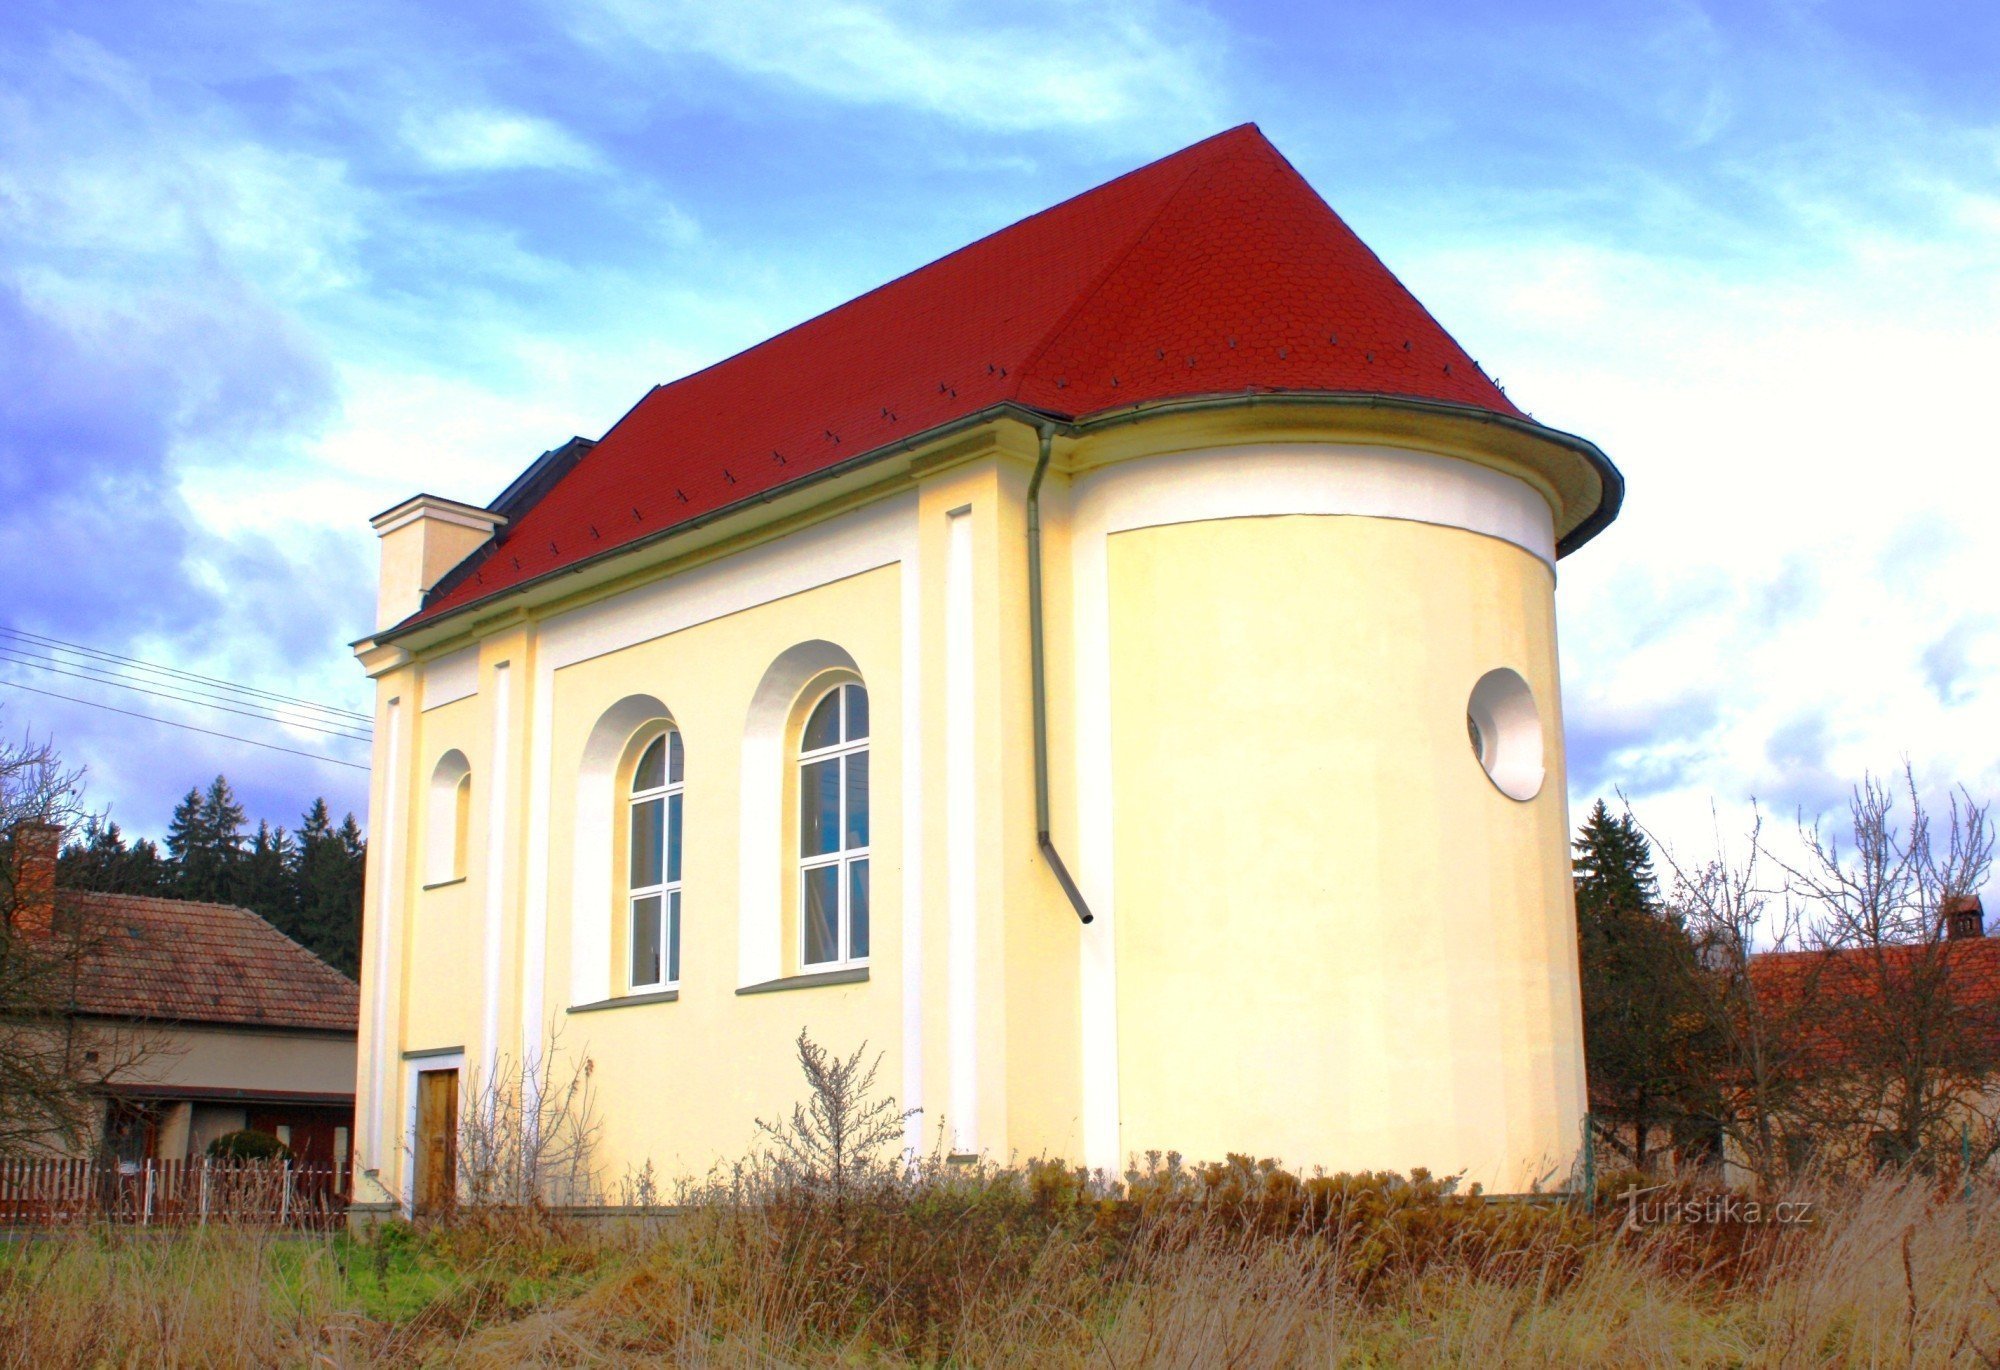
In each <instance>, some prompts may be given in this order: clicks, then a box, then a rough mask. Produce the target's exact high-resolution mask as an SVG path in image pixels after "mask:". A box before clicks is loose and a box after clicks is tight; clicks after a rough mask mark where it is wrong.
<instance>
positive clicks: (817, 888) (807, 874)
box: [799, 862, 840, 966]
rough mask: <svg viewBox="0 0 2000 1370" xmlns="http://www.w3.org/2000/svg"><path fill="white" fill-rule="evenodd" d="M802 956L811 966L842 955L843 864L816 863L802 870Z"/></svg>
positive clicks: (835, 959) (800, 876)
mask: <svg viewBox="0 0 2000 1370" xmlns="http://www.w3.org/2000/svg"><path fill="white" fill-rule="evenodd" d="M799 887H800V888H799V902H800V904H801V905H802V907H803V912H804V915H805V916H804V917H803V918H802V919H801V920H800V929H799V930H800V937H801V940H800V943H799V960H800V961H801V962H803V963H804V964H806V965H808V966H813V965H821V964H824V963H825V962H828V961H838V960H839V959H840V930H839V926H838V922H837V920H838V919H839V917H840V865H839V863H838V862H836V863H834V864H833V865H830V866H814V867H813V868H812V869H811V870H807V871H800V872H799Z"/></svg>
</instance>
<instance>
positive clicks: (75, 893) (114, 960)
mask: <svg viewBox="0 0 2000 1370" xmlns="http://www.w3.org/2000/svg"><path fill="white" fill-rule="evenodd" d="M57 899H58V904H57V909H58V912H57V917H58V918H59V919H61V920H63V922H64V924H65V925H69V926H78V925H80V927H81V930H82V935H83V937H84V939H85V946H86V948H87V950H86V952H85V955H84V958H83V962H82V964H81V966H80V968H79V971H78V974H77V984H76V991H75V995H74V1002H75V1007H76V1008H77V1010H78V1011H79V1012H82V1013H89V1014H102V1015H106V1016H111V1017H119V1018H145V1019H154V1020H162V1021H168V1022H179V1023H221V1024H234V1025H240V1026H249V1027H266V1028H305V1029H314V1030H323V1031H333V1032H353V1031H355V1029H356V1025H357V1022H358V1019H359V1010H360V988H359V987H358V986H357V985H356V984H355V983H354V981H352V980H350V979H348V978H347V977H346V976H345V975H342V974H341V973H340V972H339V971H337V970H335V969H334V968H333V967H332V966H330V965H328V964H327V963H326V962H324V961H322V960H320V959H319V957H317V956H315V955H313V954H312V953H311V952H309V951H307V950H306V949H305V948H304V947H302V946H300V945H299V944H298V943H297V942H294V941H293V940H292V939H291V938H289V937H287V936H285V934H283V933H282V932H279V931H278V930H277V929H276V928H274V927H272V926H271V925H270V924H269V923H267V922H265V921H264V920H263V919H262V918H259V917H258V916H257V915H256V914H254V913H252V912H251V911H250V910H248V909H241V908H237V907H235V906H233V905H230V904H202V903H196V902H195V901H193V900H188V899H154V898H150V897H147V896H144V895H136V894H99V893H96V892H90V891H84V890H61V891H59V892H58V894H57Z"/></svg>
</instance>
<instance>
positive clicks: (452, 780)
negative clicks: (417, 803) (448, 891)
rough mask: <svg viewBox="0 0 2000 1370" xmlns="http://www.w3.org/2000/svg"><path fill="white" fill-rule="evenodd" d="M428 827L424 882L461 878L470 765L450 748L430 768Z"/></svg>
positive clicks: (467, 826) (441, 882)
mask: <svg viewBox="0 0 2000 1370" xmlns="http://www.w3.org/2000/svg"><path fill="white" fill-rule="evenodd" d="M429 809H430V813H429V822H428V828H429V831H428V833H427V834H426V836H425V840H424V883H425V884H426V885H446V884H450V883H451V882H452V881H454V880H463V879H464V878H465V855H466V850H467V843H468V837H469V833H470V830H471V826H472V767H471V766H469V765H467V764H466V760H465V753H464V752H461V751H458V750H455V749H454V750H452V751H448V752H446V753H445V754H444V755H443V756H441V757H439V758H438V762H437V766H436V768H435V769H433V770H432V771H431V786H430V803H429Z"/></svg>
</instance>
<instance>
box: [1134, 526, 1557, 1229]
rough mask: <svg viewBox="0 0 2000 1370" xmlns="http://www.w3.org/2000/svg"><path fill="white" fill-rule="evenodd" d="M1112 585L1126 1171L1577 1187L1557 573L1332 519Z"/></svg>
mask: <svg viewBox="0 0 2000 1370" xmlns="http://www.w3.org/2000/svg"><path fill="white" fill-rule="evenodd" d="M1104 555H1105V583H1106V601H1107V608H1106V622H1107V626H1108V630H1109V640H1110V644H1111V646H1110V680H1109V691H1110V708H1109V711H1108V712H1109V718H1110V720H1111V749H1110V750H1111V790H1112V806H1111V812H1112V826H1113V833H1112V848H1113V878H1112V881H1111V885H1112V888H1113V890H1114V891H1115V895H1114V900H1113V906H1114V920H1113V921H1114V932H1113V935H1114V937H1115V945H1116V976H1117V984H1116V1001H1117V1038H1118V1044H1119V1045H1118V1052H1117V1058H1118V1097H1119V1107H1120V1127H1119V1133H1120V1143H1121V1149H1122V1150H1123V1151H1124V1152H1126V1153H1127V1154H1130V1153H1132V1152H1135V1151H1143V1150H1146V1149H1150V1148H1156V1147H1157V1148H1160V1149H1174V1150H1178V1151H1180V1152H1182V1153H1183V1154H1186V1155H1188V1156H1191V1157H1197V1156H1198V1157H1220V1156H1222V1155H1225V1154H1227V1153H1228V1152H1230V1151H1242V1150H1246V1149H1253V1150H1256V1151H1257V1152H1258V1153H1259V1154H1276V1155H1278V1156H1279V1157H1280V1159H1282V1160H1283V1161H1284V1162H1285V1163H1286V1164H1288V1165H1291V1166H1294V1167H1312V1166H1316V1165H1317V1166H1325V1167H1327V1168H1328V1169H1329V1170H1356V1169H1363V1168H1392V1169H1397V1170H1403V1171H1407V1170H1409V1169H1410V1168H1411V1167H1413V1166H1416V1165H1424V1166H1428V1167H1430V1168H1431V1169H1432V1170H1433V1171H1435V1172H1437V1173H1446V1174H1451V1173H1458V1172H1465V1173H1467V1174H1468V1176H1469V1178H1471V1179H1476V1180H1478V1181H1480V1182H1482V1183H1484V1184H1486V1185H1487V1186H1488V1187H1489V1188H1494V1189H1502V1190H1506V1189H1525V1188H1527V1187H1528V1186H1529V1185H1530V1184H1531V1183H1533V1182H1534V1181H1535V1180H1536V1179H1537V1178H1540V1177H1544V1176H1546V1175H1547V1174H1548V1173H1550V1171H1551V1169H1552V1168H1560V1169H1563V1170H1565V1171H1566V1168H1567V1165H1568V1162H1569V1160H1570V1159H1571V1155H1572V1153H1573V1152H1574V1150H1575V1141H1574V1137H1573V1136H1572V1134H1573V1133H1574V1130H1575V1125H1576V1120H1577V1119H1578V1118H1579V1117H1580V1116H1581V1112H1582V1108H1583V1103H1582V1050H1581V1048H1582V1044H1581V1040H1580V1029H1579V1025H1578V1022H1577V1015H1576V1009H1575V1004H1576V1000H1575V993H1576V990H1575V947H1574V932H1573V925H1572V914H1571V903H1570V893H1569V866H1568V833H1567V814H1566V812H1565V809H1564V804H1563V800H1562V795H1561V786H1560V784H1555V785H1549V784H1545V783H1544V780H1545V779H1546V778H1559V777H1560V773H1561V757H1560V752H1561V744H1560V734H1559V732H1556V731H1555V730H1553V729H1552V730H1551V731H1550V732H1549V734H1548V735H1547V736H1543V735H1542V733H1541V727H1540V722H1539V719H1538V718H1537V717H1536V716H1535V712H1534V707H1535V706H1534V700H1535V698H1536V697H1537V696H1540V697H1541V698H1544V699H1548V700H1553V699H1554V698H1555V697H1556V673H1555V635H1554V586H1553V579H1552V577H1551V574H1550V571H1549V568H1548V566H1547V565H1546V564H1545V563H1544V562H1543V561H1542V560H1541V559H1540V558H1538V557H1537V556H1535V555H1532V554H1531V553H1529V552H1527V551H1525V550H1523V549H1522V548H1521V547H1519V546H1516V545H1513V544H1512V543H1509V542H1507V541H1504V540H1502V539H1500V538H1496V537H1492V536H1487V535H1483V534H1480V533H1475V532H1470V531H1467V530H1466V529H1463V528H1452V527H1442V526H1438V525H1434V524H1428V523H1422V522H1416V521H1411V520H1403V519H1394V518H1375V517H1353V516H1337V515H1317V514H1302V515H1284V516H1274V517H1260V518H1231V519H1213V520H1207V521H1201V522H1180V523H1174V524H1167V525H1158V526H1149V527H1139V528H1132V529H1129V530H1126V531H1122V532H1113V533H1111V534H1109V535H1108V537H1107V538H1106V542H1105V553H1104ZM1499 663H1508V664H1507V665H1505V666H1504V667H1501V666H1499ZM1489 677H1502V678H1501V679H1499V680H1498V681H1497V683H1495V684H1493V685H1487V684H1486V681H1487V679H1488V678H1489ZM1468 681H1474V682H1479V685H1477V686H1475V687H1474V689H1473V691H1472V699H1471V701H1470V703H1469V702H1468V694H1467V685H1466V682H1468ZM1516 683H1518V688H1516V687H1515V685H1516ZM1481 687H1484V688H1483V689H1482V688H1481ZM1524 700H1525V701H1526V703H1525V713H1524V712H1523V708H1524V706H1523V701H1524ZM1482 718H1483V719H1484V720H1486V721H1485V722H1484V723H1480V724H1479V726H1480V727H1481V728H1482V730H1485V731H1490V732H1491V733H1492V735H1493V741H1492V744H1491V745H1492V748H1493V752H1494V761H1493V763H1492V768H1491V769H1490V770H1489V769H1488V768H1487V767H1486V766H1485V765H1483V764H1474V763H1473V762H1472V761H1471V760H1469V758H1468V755H1467V740H1468V732H1469V728H1468V723H1469V721H1472V722H1478V720H1480V719H1482ZM1526 722H1532V727H1530V728H1529V729H1528V731H1530V732H1532V733H1533V734H1534V738H1535V745H1534V746H1533V747H1532V748H1530V747H1529V746H1528V745H1527V744H1526V743H1525V742H1523V741H1522V736H1523V734H1522V729H1523V727H1524V724H1525V723H1526ZM1531 752H1532V756H1530V753H1531ZM1530 760H1532V762H1533V764H1532V766H1531V765H1530V764H1529V761H1530ZM1482 761H1483V758H1482ZM1531 771H1532V772H1533V782H1534V783H1533V785H1532V787H1530V786H1529V784H1528V779H1529V774H1530V772H1531ZM1503 777H1504V778H1505V780H1504V783H1503ZM1504 784H1513V785H1514V787H1515V790H1520V791H1522V793H1519V794H1516V793H1514V791H1512V790H1505V789H1504ZM1496 787H1501V789H1502V792H1496Z"/></svg>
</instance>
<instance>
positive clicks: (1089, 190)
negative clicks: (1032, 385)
mask: <svg viewBox="0 0 2000 1370" xmlns="http://www.w3.org/2000/svg"><path fill="white" fill-rule="evenodd" d="M1246 130H1248V131H1250V132H1253V133H1256V134H1257V135H1258V137H1259V139H1260V141H1261V140H1262V137H1263V131H1262V130H1261V129H1259V128H1258V127H1257V125H1256V124H1254V123H1245V124H1238V125H1236V126H1235V127H1234V128H1227V129H1224V130H1223V131H1222V132H1220V133H1212V134H1210V135H1209V136H1208V137H1206V138H1204V139H1202V140H1201V141H1200V142H1198V143H1190V144H1188V146H1186V147H1184V148H1180V149H1178V150H1176V151H1173V152H1169V153H1168V154H1166V155H1165V156H1164V157H1155V158H1154V159H1153V160H1152V161H1150V162H1147V163H1145V164H1144V165H1143V166H1136V167H1133V168H1132V169H1131V170H1130V171H1127V172H1122V173H1120V174H1119V175H1117V176H1114V177H1112V178H1111V179H1110V180H1108V181H1100V182H1099V183H1098V184H1096V185H1094V186H1087V187H1085V188H1084V189H1082V190H1079V191H1078V192H1076V194H1074V195H1071V196H1068V197H1066V198H1064V199H1061V200H1057V201H1056V202H1055V203H1054V204H1052V205H1045V206H1043V207H1042V208H1041V209H1038V210H1036V211H1035V212H1034V213H1032V214H1024V215H1022V216H1021V217H1020V218H1018V219H1015V220H1013V221H1011V222H1009V223H1005V224H1002V225H1001V226H1000V227H998V228H996V229H994V230H993V231H992V232H990V233H984V234H981V235H980V236H979V237H977V238H974V239H973V240H972V241H971V242H969V243H962V244H960V245H959V246H957V247H955V248H953V249H952V250H951V251H949V252H946V253H943V254H941V255H939V256H936V257H932V258H931V259H930V260H929V261H926V262H921V263H919V264H918V265H916V266H913V267H911V268H910V269H909V270H908V271H905V272H903V273H902V274H901V275H897V276H891V277H890V278H889V279H888V280H886V281H884V282H882V283H881V284H880V285H877V286H871V287H870V288H868V289H867V290H864V291H862V292H861V293H860V294H859V295H854V296H850V297H849V298H847V299H845V300H842V301H841V302H840V303H839V304H835V305H828V306H827V307H826V308H825V309H822V310H820V311H819V313H817V314H808V315H807V316H806V317H805V318H803V319H800V320H799V321H798V322H797V323H795V324H790V325H787V326H786V327H784V328H782V329H780V330H778V331H777V332H776V333H773V334H772V335H771V336H770V337H768V338H764V339H762V340H760V341H758V342H754V343H751V344H750V345H749V346H748V347H742V348H738V349H737V350H736V351H734V352H731V353H730V354H729V355H727V356H725V357H720V358H718V359H716V360H715V361H712V362H710V363H709V364H708V365H706V366H699V367H696V368H695V369H694V370H692V371H689V372H687V373H686V374H685V375H681V376H676V377H675V378H674V379H672V380H670V381H660V382H655V383H654V385H653V386H652V387H651V388H650V389H649V390H647V391H646V393H645V394H644V395H642V396H640V397H639V400H638V402H637V403H635V404H634V405H632V407H631V408H629V409H627V410H626V411H625V412H624V413H623V414H622V415H620V416H619V418H618V420H617V422H616V423H613V424H612V425H611V427H610V428H607V429H605V430H604V437H605V438H609V437H610V436H611V435H612V433H614V432H616V431H617V429H618V427H619V425H620V424H623V423H624V422H625V420H627V419H629V418H631V417H632V415H633V414H635V413H637V412H638V410H639V406H640V405H643V404H644V403H645V402H646V401H647V400H648V399H651V398H652V396H653V394H654V392H656V391H659V390H665V389H669V388H671V387H673V386H676V385H681V384H684V383H686V382H688V381H691V380H694V379H696V378H697V377H700V376H703V375H706V374H707V373H709V372H711V371H714V370H716V369H718V368H720V367H724V366H728V365H729V364H730V363H731V362H734V361H738V360H740V359H742V358H744V357H748V356H752V355H754V354H755V353H758V352H761V351H763V350H764V349H765V348H767V347H770V346H772V345H773V344H776V343H779V342H782V341H784V340H785V339H786V338H789V337H791V336H793V335H794V334H796V333H798V332H799V331H800V330H801V329H805V328H810V327H812V326H813V325H814V324H816V323H818V322H820V321H821V320H822V319H826V318H829V317H831V316H832V315H835V314H838V313H840V312H841V311H842V310H844V309H848V308H850V307H852V306H854V305H858V304H861V303H862V302H863V301H866V300H872V299H874V298H875V297H876V296H878V295H881V294H882V293H883V292H885V291H888V290H893V289H895V288H896V287H897V286H899V285H902V284H903V283H904V282H906V281H908V280H910V279H911V278H912V277H916V276H921V275H923V273H924V272H926V271H929V270H931V269H932V268H934V267H939V266H943V265H944V264H945V263H947V262H950V261H952V260H954V259H956V258H959V257H963V256H965V255H966V254H967V253H970V252H975V251H977V250H978V249H979V248H981V247H984V246H985V245H986V244H988V243H990V242H992V241H993V240H994V239H995V238H999V237H1002V236H1004V235H1006V234H1008V233H1012V232H1013V231H1014V230H1015V229H1018V228H1021V227H1023V226H1025V225H1028V224H1032V223H1034V222H1035V221H1036V220H1038V219H1045V218H1047V217H1048V216H1049V215H1051V214H1055V213H1057V212H1059V211H1061V210H1063V209H1065V208H1067V207H1069V206H1071V205H1073V204H1075V203H1076V202H1077V201H1078V200H1082V199H1085V198H1086V197H1088V196H1091V195H1095V194H1097V193H1098V192H1099V191H1102V190H1109V189H1110V188H1111V187H1113V186H1117V185H1123V184H1125V183H1126V182H1128V181H1131V180H1132V179H1133V178H1135V177H1138V176H1143V175H1145V174H1146V173H1147V172H1149V171H1155V170H1157V169H1158V168H1160V167H1163V166H1165V165H1166V164H1167V163H1169V162H1175V161H1180V160H1182V159H1184V158H1185V159H1189V160H1191V161H1192V160H1198V159H1197V157H1196V154H1198V153H1200V152H1201V151H1202V150H1203V149H1204V148H1212V147H1213V146H1214V145H1215V144H1217V143H1220V142H1222V141H1223V140H1224V139H1226V138H1230V137H1231V136H1240V135H1241V134H1243V133H1244V132H1245V131H1246ZM1274 150H1275V149H1274ZM1193 173H1194V167H1193V166H1190V167H1189V168H1188V175H1190V176H1191V175H1193ZM1185 183H1186V178H1185V177H1183V179H1182V182H1181V184H1185ZM1179 188H1180V187H1179V186H1178V185H1177V186H1176V187H1175V191H1174V193H1178V192H1179ZM1171 198H1172V195H1169V196H1168V197H1167V199H1171ZM1165 208H1166V200H1162V201H1161V204H1160V208H1159V209H1158V210H1155V211H1154V215H1153V219H1149V220H1148V221H1147V225H1146V228H1150V227H1151V226H1152V223H1153V222H1154V221H1155V220H1157V218H1158V217H1159V214H1160V213H1161V212H1162V211H1164V210H1165ZM1146 228H1142V229H1140V230H1139V232H1138V233H1137V234H1135V235H1134V236H1133V238H1132V241H1131V242H1130V243H1128V244H1127V245H1126V249H1125V250H1126V252H1128V253H1129V252H1130V251H1131V249H1132V248H1134V247H1137V246H1138V244H1139V242H1140V240H1141V239H1143V238H1144V237H1145V236H1146ZM1120 260H1123V258H1122V256H1121V258H1120ZM1111 269H1112V270H1115V269H1116V263H1113V266H1112V268H1111ZM1105 274H1106V275H1107V276H1108V275H1109V274H1110V272H1109V271H1107V272H1106V273H1105ZM1085 303H1087V301H1086V300H1079V301H1078V302H1077V305H1076V309H1073V310H1072V311H1071V314H1074V313H1075V312H1076V310H1078V309H1081V308H1082V306H1083V305H1084V304H1085ZM1068 317H1069V316H1065V322H1067V319H1068ZM1061 332H1062V328H1061V326H1060V325H1059V326H1057V327H1056V328H1053V329H1051V330H1050V331H1049V336H1048V337H1047V338H1044V339H1043V341H1042V344H1041V346H1042V347H1046V346H1047V345H1048V343H1049V342H1050V341H1052V340H1053V339H1054V338H1055V337H1057V336H1059V335H1060V334H1061ZM1040 350H1041V348H1040V347H1038V348H1037V349H1036V352H1037V354H1039V352H1040ZM1021 369H1022V371H1023V372H1024V373H1025V372H1026V370H1027V367H1026V365H1025V364H1024V365H1023V366H1022V368H1021ZM603 440H604V439H603V438H600V439H599V441H600V442H602V441H603Z"/></svg>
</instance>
